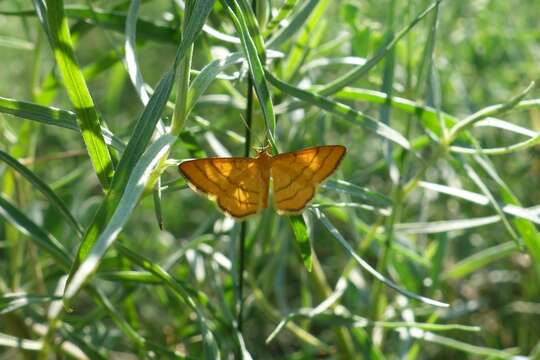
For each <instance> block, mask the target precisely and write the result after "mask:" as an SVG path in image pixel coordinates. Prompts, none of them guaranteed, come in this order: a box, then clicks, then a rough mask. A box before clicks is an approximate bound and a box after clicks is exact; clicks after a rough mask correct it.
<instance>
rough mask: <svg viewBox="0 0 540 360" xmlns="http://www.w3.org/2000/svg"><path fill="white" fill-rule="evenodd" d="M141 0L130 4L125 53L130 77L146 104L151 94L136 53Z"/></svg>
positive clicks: (134, 0) (135, 0)
mask: <svg viewBox="0 0 540 360" xmlns="http://www.w3.org/2000/svg"><path fill="white" fill-rule="evenodd" d="M139 5H140V0H133V1H132V2H131V3H130V4H129V9H128V13H127V19H126V41H125V45H124V47H125V53H126V66H127V69H128V74H129V78H130V79H131V83H132V84H133V86H134V87H135V91H136V92H137V94H138V95H139V98H140V99H141V102H142V103H143V105H145V106H146V104H148V100H150V96H149V95H148V93H147V92H146V89H145V87H144V81H143V77H142V73H141V71H140V68H139V63H138V61H137V56H136V54H135V38H136V31H137V15H138V12H139Z"/></svg>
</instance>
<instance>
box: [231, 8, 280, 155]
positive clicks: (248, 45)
mask: <svg viewBox="0 0 540 360" xmlns="http://www.w3.org/2000/svg"><path fill="white" fill-rule="evenodd" d="M222 4H223V6H224V7H225V9H226V10H227V13H228V14H229V17H230V18H231V20H232V21H233V23H234V26H235V27H236V31H237V32H238V33H239V35H240V39H241V42H242V50H243V51H244V55H245V57H246V59H247V62H248V64H249V71H250V73H251V77H252V79H253V87H254V88H255V93H256V94H257V98H258V99H259V104H260V106H261V110H262V113H263V117H264V121H265V125H266V131H267V136H268V140H269V141H270V142H271V143H272V146H273V150H274V151H277V150H278V149H277V145H276V144H275V140H274V138H275V131H276V117H275V114H274V106H273V104H272V98H271V96H270V91H269V90H268V86H267V84H266V79H265V72H264V67H263V64H262V62H261V59H260V58H259V54H258V52H257V48H256V46H255V43H254V41H253V39H252V37H251V35H250V34H249V31H248V26H247V24H246V20H245V18H244V14H243V13H242V11H240V10H239V6H238V4H237V3H236V0H222ZM231 4H232V5H231Z"/></svg>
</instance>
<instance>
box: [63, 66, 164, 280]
mask: <svg viewBox="0 0 540 360" xmlns="http://www.w3.org/2000/svg"><path fill="white" fill-rule="evenodd" d="M173 80H174V73H173V72H172V71H169V72H167V73H166V74H165V76H164V77H163V79H161V81H160V83H159V84H158V86H157V87H156V90H155V92H154V94H153V95H152V97H151V98H150V101H149V102H148V105H147V106H146V108H145V109H144V111H143V113H142V115H141V117H140V119H139V120H138V121H137V124H136V126H135V129H134V130H133V135H132V136H131V139H130V141H129V143H128V146H127V148H126V150H125V151H124V153H123V155H122V158H121V159H120V162H119V163H118V167H117V170H116V173H115V175H114V178H113V181H112V187H111V190H110V191H109V192H108V193H107V194H106V196H105V199H104V200H103V202H102V204H101V206H100V208H99V209H98V211H97V213H96V216H95V217H94V220H93V221H92V223H91V224H90V226H89V227H88V228H87V230H86V233H85V236H84V238H83V240H82V241H81V243H80V245H79V249H78V250H77V256H76V257H75V261H74V262H73V265H72V268H71V271H70V276H69V278H68V284H69V282H70V281H71V277H72V276H73V274H74V273H75V271H76V270H77V269H78V267H79V265H80V263H81V262H82V261H83V260H85V259H86V258H87V256H88V254H89V252H90V249H91V248H92V247H93V246H94V244H95V242H96V240H97V237H98V235H99V233H100V231H101V230H102V229H103V228H104V227H105V225H106V223H107V222H108V221H109V219H110V218H111V216H112V214H113V213H114V211H115V210H116V208H117V206H118V202H119V201H120V198H121V197H122V194H123V193H124V190H125V186H126V184H127V182H128V180H129V176H130V174H131V171H132V169H133V168H134V167H135V164H136V162H137V161H138V160H139V158H140V156H141V154H142V152H143V151H144V149H145V148H146V145H147V144H148V142H149V141H150V138H151V136H152V134H153V132H154V129H155V126H156V124H157V122H158V120H159V118H160V116H161V113H162V112H163V109H164V108H165V104H166V103H167V99H168V98H169V94H170V92H171V89H172V85H173Z"/></svg>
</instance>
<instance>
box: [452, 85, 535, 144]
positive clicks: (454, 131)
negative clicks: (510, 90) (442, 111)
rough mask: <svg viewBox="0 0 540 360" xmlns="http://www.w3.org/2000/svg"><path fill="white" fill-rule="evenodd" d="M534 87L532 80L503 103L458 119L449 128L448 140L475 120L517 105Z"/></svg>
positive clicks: (505, 110)
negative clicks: (518, 92)
mask: <svg viewBox="0 0 540 360" xmlns="http://www.w3.org/2000/svg"><path fill="white" fill-rule="evenodd" d="M533 87H534V81H533V82H531V83H530V84H529V86H527V88H526V89H525V90H523V91H522V92H521V93H520V94H518V95H516V96H514V97H513V98H512V99H510V100H509V101H507V102H505V103H503V104H497V105H491V106H488V107H486V108H484V109H481V110H479V111H477V112H475V113H474V114H472V115H469V116H467V117H466V118H465V119H463V120H461V121H459V122H458V123H457V124H455V125H454V126H453V127H452V128H451V129H450V133H449V142H448V143H451V142H452V141H453V140H454V139H455V138H456V137H457V136H458V134H459V132H461V131H463V130H465V129H467V128H468V127H470V126H471V125H473V124H474V123H475V122H478V121H480V120H482V119H485V118H488V117H492V116H495V115H500V114H502V113H504V112H507V111H509V110H511V109H513V108H515V107H516V106H518V105H519V104H520V103H521V102H522V101H521V100H523V98H524V97H525V96H526V95H527V94H528V93H529V91H531V89H532V88H533Z"/></svg>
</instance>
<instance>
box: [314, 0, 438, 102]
mask: <svg viewBox="0 0 540 360" xmlns="http://www.w3.org/2000/svg"><path fill="white" fill-rule="evenodd" d="M441 1H442V0H436V1H434V2H433V3H431V5H429V6H428V7H427V8H426V9H425V10H424V11H422V12H421V13H420V14H418V15H417V16H416V18H414V19H413V21H411V23H410V24H409V25H407V26H406V27H405V28H404V29H403V30H401V31H400V32H399V33H397V34H396V36H394V37H393V38H392V39H391V40H390V41H388V42H387V43H385V44H383V45H382V46H381V47H380V48H379V50H377V52H376V53H375V55H373V57H371V58H370V59H369V60H368V61H367V62H366V63H365V64H364V65H362V66H361V67H359V68H357V69H353V70H351V71H349V72H347V73H346V74H344V75H342V76H340V77H339V78H337V79H335V80H334V81H332V82H330V83H329V84H327V85H325V86H323V87H322V88H321V89H319V91H318V93H319V94H320V95H331V94H334V93H336V92H338V91H339V90H341V89H343V88H344V87H346V86H348V85H350V84H353V83H354V82H356V81H358V80H359V79H361V78H362V77H363V76H364V75H366V74H367V73H368V72H369V71H370V70H371V69H372V68H373V67H374V66H375V65H377V64H378V63H379V62H380V61H381V60H382V59H384V58H385V57H386V55H387V53H388V52H389V51H390V50H391V49H392V48H393V47H394V46H395V45H396V44H397V42H398V41H399V40H401V38H403V37H404V36H405V35H406V34H407V33H408V32H409V31H410V30H411V29H412V28H414V27H415V26H416V24H418V23H419V22H420V21H421V20H422V19H423V18H424V17H426V15H428V14H429V13H430V12H431V11H432V10H433V9H435V7H437V6H438V5H439V3H440V2H441Z"/></svg>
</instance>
